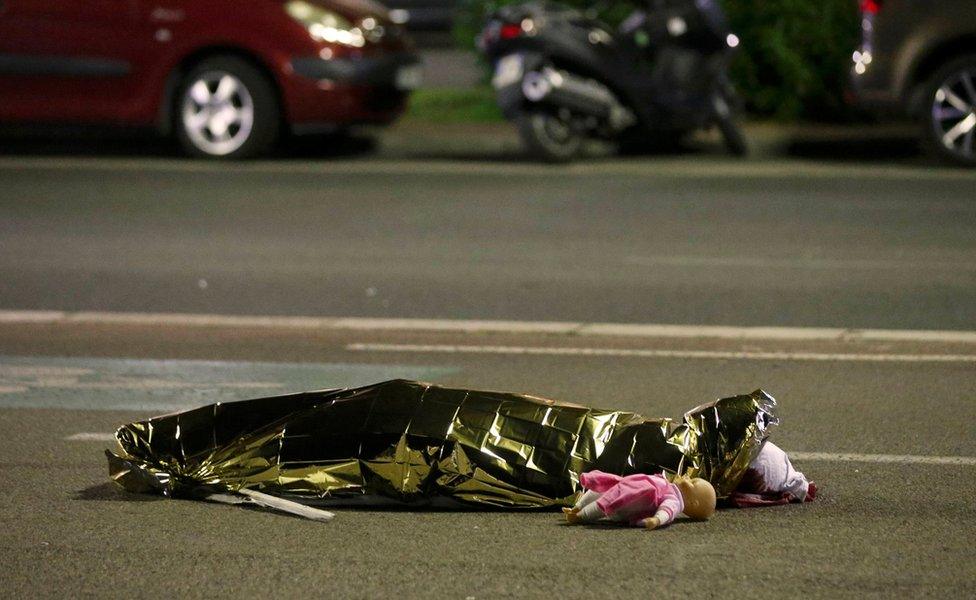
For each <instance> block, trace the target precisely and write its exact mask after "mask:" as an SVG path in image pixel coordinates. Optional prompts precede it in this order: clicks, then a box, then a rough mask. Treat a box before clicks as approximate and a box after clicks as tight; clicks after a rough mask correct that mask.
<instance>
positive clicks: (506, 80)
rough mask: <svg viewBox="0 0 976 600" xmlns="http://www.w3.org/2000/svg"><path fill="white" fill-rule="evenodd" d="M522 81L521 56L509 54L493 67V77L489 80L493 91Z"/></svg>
mask: <svg viewBox="0 0 976 600" xmlns="http://www.w3.org/2000/svg"><path fill="white" fill-rule="evenodd" d="M521 79H522V55H521V54H509V55H508V56H503V57H501V58H500V59H499V60H498V64H497V65H495V76H494V77H492V78H491V84H492V85H493V86H495V89H496V90H498V89H501V88H503V87H507V86H510V85H512V84H513V83H518V82H519V81H521Z"/></svg>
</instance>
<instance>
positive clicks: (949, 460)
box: [789, 452, 976, 467]
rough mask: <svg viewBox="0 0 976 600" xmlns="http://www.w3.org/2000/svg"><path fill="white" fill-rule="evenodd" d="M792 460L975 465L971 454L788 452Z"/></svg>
mask: <svg viewBox="0 0 976 600" xmlns="http://www.w3.org/2000/svg"><path fill="white" fill-rule="evenodd" d="M789 455H790V458H791V459H793V460H809V461H824V462H860V463H891V464H898V465H963V466H967V467H973V466H976V457H973V456H912V455H905V454H833V453H829V452H790V453H789Z"/></svg>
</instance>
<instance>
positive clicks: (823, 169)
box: [0, 156, 973, 181]
mask: <svg viewBox="0 0 976 600" xmlns="http://www.w3.org/2000/svg"><path fill="white" fill-rule="evenodd" d="M26 169H33V170H43V171H84V172H86V173H92V172H103V173H104V172H123V173H124V172H138V173H145V172H156V173H160V172H162V173H204V174H211V173H219V174H221V175H233V174H238V175H240V174H265V175H330V176H341V175H359V174H368V175H377V174H380V175H397V176H416V175H448V176H450V175H458V176H465V177H470V176H471V175H489V176H504V177H512V176H535V175H552V174H553V173H558V174H560V175H562V176H570V177H572V176H592V175H603V176H607V175H628V176H634V177H645V178H649V179H658V178H666V179H677V178H695V179H702V178H706V179H717V178H722V179H727V178H730V177H738V178H749V179H756V178H792V179H797V178H811V179H812V178H817V179H820V178H830V179H834V178H838V177H849V178H858V179H865V178H878V179H884V180H886V181H892V180H916V181H926V180H932V179H938V180H940V181H944V180H955V181H967V180H972V179H973V174H972V173H969V172H968V171H966V170H965V169H952V168H932V167H917V166H904V165H900V166H891V165H878V166H875V165H837V164H831V165H825V164H816V163H810V162H803V161H796V160H767V161H764V162H762V163H755V162H742V161H731V160H716V161H714V162H713V163H712V164H710V165H709V167H708V168H707V169H702V168H701V165H700V164H699V163H696V162H689V161H687V160H683V159H675V160H667V159H662V160H656V161H654V163H653V164H651V163H648V162H647V161H641V160H638V161H614V162H609V163H608V162H605V161H597V162H595V163H576V164H573V165H566V166H561V167H552V166H549V165H538V164H531V163H526V164H500V163H498V162H492V161H490V160H485V161H433V162H432V161H426V160H416V159H409V158H408V159H379V160H368V161H343V162H335V161H327V162H322V161H311V162H295V163H291V162H268V161H263V162H262V161H258V162H251V163H247V164H246V165H242V164H239V165H226V166H223V165H221V166H217V165H213V164H211V163H208V162H206V161H194V160H167V159H149V160H146V159H111V158H94V159H92V158H74V157H63V156H59V157H57V159H52V158H43V157H0V170H18V171H23V170H26Z"/></svg>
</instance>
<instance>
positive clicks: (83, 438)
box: [64, 432, 115, 442]
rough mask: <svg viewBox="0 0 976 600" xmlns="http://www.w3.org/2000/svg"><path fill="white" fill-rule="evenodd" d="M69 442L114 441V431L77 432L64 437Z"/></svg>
mask: <svg viewBox="0 0 976 600" xmlns="http://www.w3.org/2000/svg"><path fill="white" fill-rule="evenodd" d="M64 439H66V440H68V441H69V442H114V441H115V434H114V433H87V432H86V433H76V434H74V435H69V436H68V437H66V438H64Z"/></svg>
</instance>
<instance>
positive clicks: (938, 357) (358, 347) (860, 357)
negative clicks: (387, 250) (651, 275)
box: [346, 344, 976, 363]
mask: <svg viewBox="0 0 976 600" xmlns="http://www.w3.org/2000/svg"><path fill="white" fill-rule="evenodd" d="M346 349H347V350H350V351H353V352H409V353H419V352H425V353H443V354H507V355H515V354H530V355H542V356H545V355H549V356H600V357H603V356H614V357H634V358H700V359H728V360H796V361H842V362H948V363H956V362H961V363H976V354H833V353H821V352H725V351H712V350H653V349H628V348H558V347H557V348H547V347H534V346H464V345H447V344H348V345H347V346H346Z"/></svg>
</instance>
